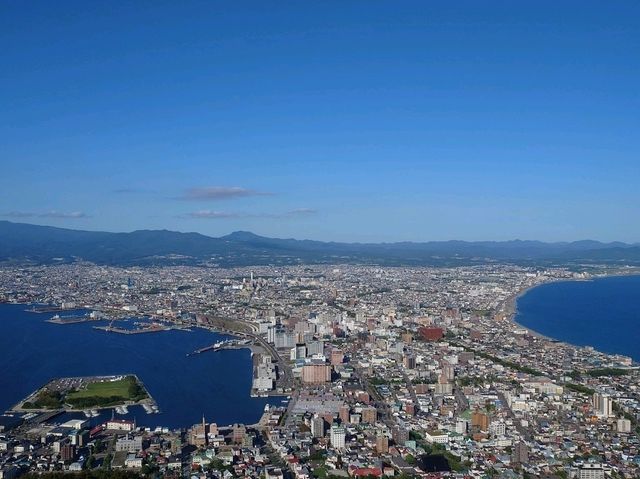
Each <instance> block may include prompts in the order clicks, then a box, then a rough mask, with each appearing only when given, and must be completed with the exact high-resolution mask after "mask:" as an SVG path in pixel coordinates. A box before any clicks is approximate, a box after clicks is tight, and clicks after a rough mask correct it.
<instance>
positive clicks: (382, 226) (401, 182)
mask: <svg viewBox="0 0 640 479" xmlns="http://www.w3.org/2000/svg"><path fill="white" fill-rule="evenodd" d="M639 19H640V2H637V1H617V2H610V1H597V2H596V1H585V0H582V1H562V2H557V1H525V2H512V1H483V2H479V1H477V0H473V1H456V2H449V1H415V2H410V1H393V2H392V1H360V2H355V1H326V2H300V1H298V2H286V1H278V2H275V1H273V2H272V1H256V2H249V1H247V2H230V1H229V2H214V1H181V2H169V1H166V2H165V1H136V2H119V1H113V2H85V1H82V2H80V1H78V2H74V1H63V2H50V1H33V2H22V1H18V0H8V1H5V2H2V3H0V44H2V46H3V53H2V57H1V58H2V68H1V69H0V97H1V99H2V100H1V101H0V145H1V146H0V158H1V167H0V219H7V220H11V221H20V222H28V223H38V224H49V225H55V226H62V227H69V228H78V229H99V230H109V231H129V230H133V229H143V228H144V229H146V228H167V229H172V230H179V231H198V232H201V233H205V234H209V235H213V236H218V235H223V234H226V233H229V232H231V231H234V230H240V229H242V230H250V231H253V232H255V233H259V234H264V235H268V236H279V237H296V238H311V239H321V240H338V241H397V240H413V241H421V240H439V239H466V240H479V239H483V240H484V239H488V240H491V239H495V240H502V239H514V238H521V239H540V240H576V239H585V238H592V239H600V240H622V241H633V242H637V241H640V221H638V218H640V156H639V151H640V149H639V146H640V87H639V86H640V54H639V52H640V21H639Z"/></svg>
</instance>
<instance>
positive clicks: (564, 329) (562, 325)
mask: <svg viewBox="0 0 640 479" xmlns="http://www.w3.org/2000/svg"><path fill="white" fill-rule="evenodd" d="M515 320H516V322H518V323H519V324H521V325H522V326H524V327H526V328H529V329H531V330H533V331H536V332H538V333H540V334H543V335H545V336H548V337H551V338H554V339H558V340H560V341H564V342H567V343H571V344H575V345H578V346H593V347H594V348H595V349H597V350H599V351H602V352H605V353H615V354H623V355H625V356H630V357H631V358H633V359H634V360H635V361H640V276H610V277H605V278H598V279H594V280H592V281H560V282H555V283H547V284H543V285H541V286H538V287H536V288H533V289H531V290H529V291H528V292H527V293H526V294H524V295H523V296H521V297H520V298H518V301H517V314H516V317H515Z"/></svg>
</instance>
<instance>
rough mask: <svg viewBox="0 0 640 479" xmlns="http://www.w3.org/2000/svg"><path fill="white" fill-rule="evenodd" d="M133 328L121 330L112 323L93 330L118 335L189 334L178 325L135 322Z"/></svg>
mask: <svg viewBox="0 0 640 479" xmlns="http://www.w3.org/2000/svg"><path fill="white" fill-rule="evenodd" d="M134 326H135V327H134V328H121V327H117V326H113V321H111V323H109V325H107V326H94V327H93V329H98V330H100V331H105V332H107V333H118V334H144V333H159V332H162V331H186V332H191V329H189V328H188V327H186V326H178V325H173V324H171V325H169V324H162V323H144V322H136V323H134Z"/></svg>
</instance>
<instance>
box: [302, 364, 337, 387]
mask: <svg viewBox="0 0 640 479" xmlns="http://www.w3.org/2000/svg"><path fill="white" fill-rule="evenodd" d="M302 382H303V383H306V384H322V383H328V382H331V366H329V365H328V364H305V365H304V366H302Z"/></svg>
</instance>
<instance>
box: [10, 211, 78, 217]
mask: <svg viewBox="0 0 640 479" xmlns="http://www.w3.org/2000/svg"><path fill="white" fill-rule="evenodd" d="M2 216H4V217H5V218H59V219H80V218H89V215H87V214H86V213H84V212H83V211H70V212H64V211H57V210H50V211H45V212H42V213H37V212H31V211H9V212H7V213H3V214H2Z"/></svg>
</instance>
